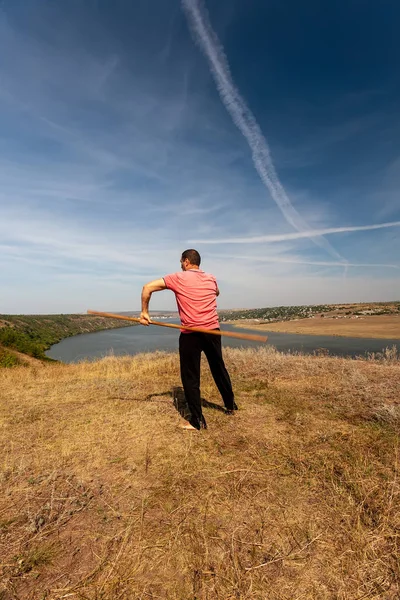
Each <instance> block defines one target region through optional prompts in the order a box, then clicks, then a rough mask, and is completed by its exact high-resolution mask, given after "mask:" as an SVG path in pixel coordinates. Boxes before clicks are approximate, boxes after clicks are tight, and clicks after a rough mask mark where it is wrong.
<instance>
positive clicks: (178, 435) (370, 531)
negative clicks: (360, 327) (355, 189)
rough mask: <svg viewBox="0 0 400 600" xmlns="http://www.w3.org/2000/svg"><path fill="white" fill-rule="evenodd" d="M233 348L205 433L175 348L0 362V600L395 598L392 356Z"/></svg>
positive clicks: (399, 530)
mask: <svg viewBox="0 0 400 600" xmlns="http://www.w3.org/2000/svg"><path fill="white" fill-rule="evenodd" d="M226 357H227V363H228V366H229V369H230V372H231V375H232V379H233V382H234V387H235V389H236V392H237V401H238V404H239V405H240V409H241V410H240V411H239V412H238V413H237V414H236V415H235V416H234V417H229V416H226V415H225V414H224V413H223V412H221V411H219V410H217V409H216V408H213V407H212V403H219V399H218V394H217V392H216V390H215V389H214V386H213V384H212V382H211V379H210V377H209V374H208V372H207V369H204V379H203V382H204V384H203V388H202V391H203V396H204V397H205V398H206V399H207V400H208V402H209V403H210V405H209V407H208V408H205V414H206V416H207V421H208V424H209V429H208V430H207V431H202V432H200V433H199V432H196V433H192V432H183V431H180V430H179V429H178V428H177V423H178V416H177V413H176V412H175V410H174V408H173V405H172V399H171V396H170V391H171V389H172V387H173V386H175V385H177V384H179V376H178V357H177V355H176V354H154V355H147V356H145V355H142V356H136V357H134V358H128V357H125V358H113V357H110V358H106V359H104V360H101V361H99V362H96V363H90V364H89V363H82V364H79V365H45V366H44V367H42V368H40V369H39V368H36V367H34V366H28V367H17V368H14V369H9V370H7V369H4V370H2V371H0V397H1V401H0V407H1V421H0V427H1V440H0V444H1V446H0V450H1V453H0V456H1V471H0V484H1V490H0V492H1V494H0V536H1V537H0V557H1V558H0V575H1V578H0V581H1V583H0V598H1V600H11V599H13V600H14V599H15V600H16V599H20V600H44V599H47V600H50V599H51V600H55V599H61V598H72V599H74V598H75V599H82V600H83V599H87V600H100V599H104V600H117V599H143V600H145V599H149V598H153V599H171V600H172V599H177V600H178V599H179V600H188V599H198V600H206V599H210V600H211V599H213V600H214V599H220V600H231V599H232V600H233V599H250V598H251V599H253V598H254V599H260V600H261V599H263V600H264V599H266V598H268V599H272V600H295V599H296V600H308V599H318V600H319V599H321V600H322V599H332V600H333V599H335V600H350V599H351V600H356V599H357V600H361V599H362V598H363V599H369V600H370V599H378V598H379V599H395V598H398V597H399V590H400V564H399V556H400V552H399V534H400V488H399V480H398V477H399V474H398V470H399V460H398V443H399V437H398V434H399V426H400V406H399V398H400V393H399V392H400V364H399V361H398V360H397V357H396V356H395V355H394V354H392V355H390V354H389V355H388V357H386V359H385V357H381V360H380V361H351V360H347V359H340V358H325V357H305V356H290V355H283V354H279V353H277V352H274V351H273V350H268V349H265V348H264V349H260V350H255V351H253V350H243V351H242V350H236V349H228V350H227V351H226ZM210 406H211V407H210Z"/></svg>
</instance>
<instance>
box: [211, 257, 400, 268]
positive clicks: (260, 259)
mask: <svg viewBox="0 0 400 600" xmlns="http://www.w3.org/2000/svg"><path fill="white" fill-rule="evenodd" d="M212 256H213V257H217V258H224V259H225V258H226V256H222V255H218V254H213V255H212ZM231 258H232V259H234V260H251V261H252V262H254V261H258V262H269V263H285V264H293V265H315V266H322V267H343V263H342V262H339V261H336V262H335V261H327V260H302V259H299V260H298V259H296V258H286V257H284V256H271V257H268V256H235V255H231V254H230V255H229V259H231ZM348 267H355V268H358V267H366V268H368V269H369V268H371V267H379V268H384V269H400V265H393V264H390V263H389V264H386V263H383V264H382V263H351V262H349V263H347V264H346V269H347V268H348Z"/></svg>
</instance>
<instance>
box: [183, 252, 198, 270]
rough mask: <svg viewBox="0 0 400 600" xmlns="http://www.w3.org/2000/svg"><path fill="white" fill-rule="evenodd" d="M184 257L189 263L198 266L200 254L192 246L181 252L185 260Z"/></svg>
mask: <svg viewBox="0 0 400 600" xmlns="http://www.w3.org/2000/svg"><path fill="white" fill-rule="evenodd" d="M186 258H187V259H188V261H189V262H190V264H191V265H197V266H198V267H199V266H200V263H201V256H200V254H199V253H198V252H197V250H193V248H191V249H190V250H185V252H182V260H185V259H186Z"/></svg>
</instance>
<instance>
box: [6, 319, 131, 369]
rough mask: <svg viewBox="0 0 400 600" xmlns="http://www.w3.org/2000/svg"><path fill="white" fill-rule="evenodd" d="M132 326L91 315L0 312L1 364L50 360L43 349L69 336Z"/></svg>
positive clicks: (127, 323) (117, 320)
mask: <svg viewBox="0 0 400 600" xmlns="http://www.w3.org/2000/svg"><path fill="white" fill-rule="evenodd" d="M133 325H134V323H131V322H124V321H121V320H119V319H109V318H105V317H98V316H94V315H79V314H72V315H0V367H9V366H15V365H17V364H20V363H21V360H22V362H29V357H33V358H36V359H40V360H49V359H48V358H47V356H46V355H45V351H46V350H48V349H49V348H50V347H51V346H52V345H53V344H56V343H57V342H60V341H61V340H63V339H65V338H68V337H71V336H75V335H79V334H84V333H93V332H96V331H103V330H107V329H117V328H121V327H131V326H133ZM21 355H22V356H21ZM24 356H26V357H28V358H27V359H24Z"/></svg>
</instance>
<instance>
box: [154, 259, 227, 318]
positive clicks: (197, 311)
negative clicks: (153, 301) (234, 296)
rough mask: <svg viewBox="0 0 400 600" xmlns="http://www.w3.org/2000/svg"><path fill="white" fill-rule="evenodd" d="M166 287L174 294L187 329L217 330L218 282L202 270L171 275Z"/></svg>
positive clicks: (191, 270) (168, 277)
mask: <svg viewBox="0 0 400 600" xmlns="http://www.w3.org/2000/svg"><path fill="white" fill-rule="evenodd" d="M163 279H164V281H165V285H166V286H167V288H168V289H169V290H171V291H172V292H174V294H175V297H176V303H177V305H178V312H179V317H180V319H181V323H182V325H183V326H186V327H204V328H205V329H217V328H218V327H219V322H218V315H217V289H218V286H217V281H216V279H215V277H214V275H210V273H205V272H204V271H202V270H201V269H189V270H188V271H180V272H178V273H171V275H166V276H165V277H164V278H163Z"/></svg>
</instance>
